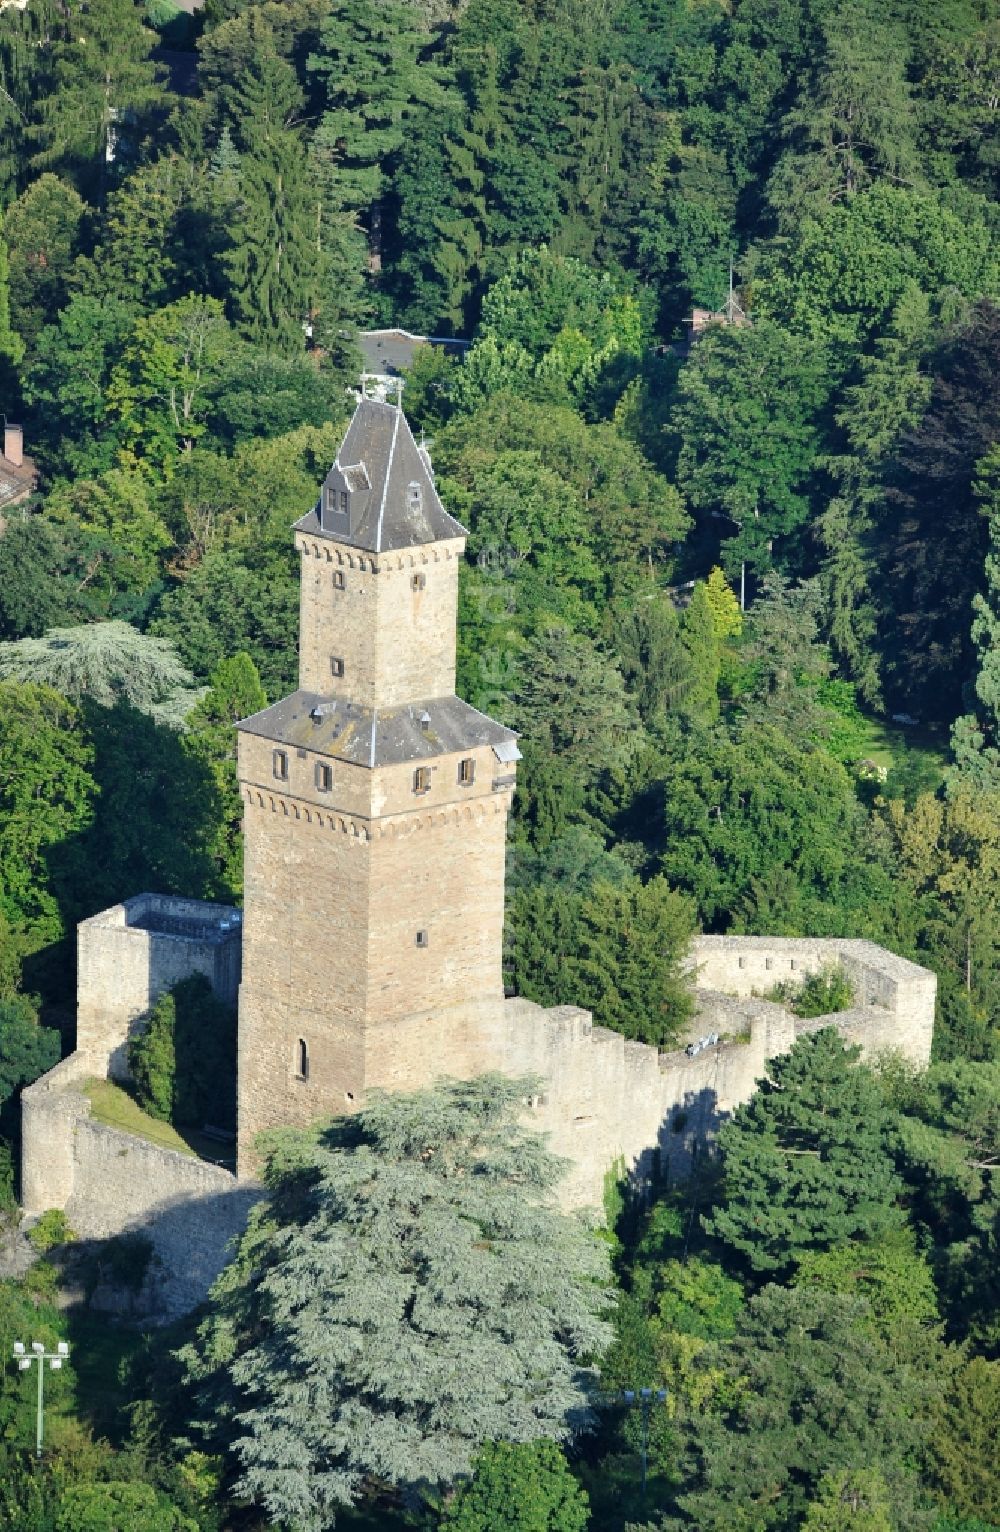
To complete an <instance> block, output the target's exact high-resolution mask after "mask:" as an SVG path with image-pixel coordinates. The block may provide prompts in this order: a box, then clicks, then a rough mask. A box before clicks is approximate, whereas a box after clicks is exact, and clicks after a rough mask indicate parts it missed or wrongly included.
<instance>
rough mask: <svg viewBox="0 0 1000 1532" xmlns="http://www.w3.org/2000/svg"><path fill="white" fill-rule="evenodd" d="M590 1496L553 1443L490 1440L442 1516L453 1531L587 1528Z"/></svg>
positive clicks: (570, 1531) (534, 1531)
mask: <svg viewBox="0 0 1000 1532" xmlns="http://www.w3.org/2000/svg"><path fill="white" fill-rule="evenodd" d="M589 1523H590V1516H589V1514H588V1507H587V1496H586V1495H585V1494H584V1492H583V1490H581V1489H580V1487H579V1485H578V1484H577V1483H576V1480H575V1479H574V1478H573V1475H572V1474H571V1473H570V1471H569V1469H568V1467H567V1466H566V1459H565V1458H564V1456H563V1454H562V1453H561V1452H560V1450H559V1448H558V1447H557V1446H556V1445H555V1443H554V1442H548V1441H537V1442H515V1443H511V1442H492V1443H489V1444H487V1446H485V1447H484V1448H483V1450H482V1451H481V1452H480V1453H479V1455H478V1456H477V1457H476V1459H475V1461H474V1464H473V1476H472V1479H471V1481H470V1482H469V1483H468V1484H463V1485H460V1487H459V1488H458V1490H457V1491H456V1493H455V1496H454V1498H453V1499H452V1500H451V1501H450V1502H449V1504H448V1506H447V1507H446V1509H445V1512H444V1514H443V1516H442V1517H441V1523H440V1525H441V1527H442V1528H448V1529H449V1532H497V1529H498V1528H501V1527H502V1528H504V1529H505V1532H506V1529H509V1532H586V1528H587V1526H588V1525H589Z"/></svg>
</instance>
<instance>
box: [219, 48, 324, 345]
mask: <svg viewBox="0 0 1000 1532" xmlns="http://www.w3.org/2000/svg"><path fill="white" fill-rule="evenodd" d="M298 104H299V93H298V88H297V85H296V83H295V76H294V72H293V71H292V69H291V68H290V66H289V65H288V64H286V63H285V61H284V60H283V59H279V58H276V57H273V56H271V57H269V56H268V55H267V54H264V55H262V56H260V57H256V58H254V59H253V61H252V63H251V66H250V68H249V69H248V70H247V71H246V72H245V74H244V75H242V76H241V78H240V79H239V81H238V82H237V83H236V85H235V86H234V89H233V92H232V96H231V99H230V107H231V110H232V113H233V116H234V118H235V122H236V137H237V141H238V144H239V147H240V149H241V150H242V151H243V152H242V154H241V157H240V161H239V168H238V173H237V178H238V184H239V221H238V225H237V229H238V234H236V237H235V238H234V240H233V244H232V247H231V249H230V250H229V251H228V252H227V254H226V258H225V259H226V269H227V274H228V278H229V284H230V292H231V295H232V303H233V307H234V310H235V313H236V315H237V317H238V321H239V324H240V327H241V329H242V330H243V332H244V334H246V335H247V336H249V337H250V339H251V340H255V341H260V342H262V343H265V344H268V345H270V346H272V347H273V348H274V349H275V350H278V351H283V352H286V353H288V354H290V355H294V354H295V353H296V352H299V351H301V350H302V346H303V330H302V327H303V325H304V323H305V322H306V319H307V317H308V315H309V312H310V308H311V306H312V303H313V302H314V300H315V295H316V287H315V284H316V274H317V239H316V236H317V214H318V204H317V203H316V201H315V198H314V194H313V190H312V185H311V178H310V175H309V171H308V167H307V164H306V161H305V157H304V155H303V152H302V147H303V146H302V141H301V138H300V137H299V135H298V133H296V132H295V131H294V130H293V129H291V128H290V127H289V126H288V123H289V121H290V119H291V118H292V116H293V114H294V113H295V111H296V108H297V107H298ZM234 233H236V231H235V230H234Z"/></svg>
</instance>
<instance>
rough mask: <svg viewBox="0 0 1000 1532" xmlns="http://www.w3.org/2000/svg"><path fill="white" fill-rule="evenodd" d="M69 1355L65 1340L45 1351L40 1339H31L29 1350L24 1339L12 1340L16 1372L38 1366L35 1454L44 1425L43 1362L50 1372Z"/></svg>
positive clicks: (38, 1452) (39, 1454) (39, 1450)
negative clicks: (54, 1347) (51, 1349)
mask: <svg viewBox="0 0 1000 1532" xmlns="http://www.w3.org/2000/svg"><path fill="white" fill-rule="evenodd" d="M68 1356H69V1347H68V1346H67V1344H66V1342H65V1341H58V1342H57V1343H56V1349H55V1350H54V1351H46V1349H45V1345H44V1343H43V1342H42V1341H32V1342H31V1350H30V1352H29V1351H28V1348H27V1346H26V1345H25V1344H24V1341H15V1342H14V1360H15V1362H16V1363H17V1370H18V1372H26V1371H27V1370H28V1368H29V1367H33V1366H35V1365H37V1367H38V1409H37V1415H36V1419H35V1456H36V1457H39V1458H40V1457H41V1455H42V1438H43V1435H44V1427H45V1364H46V1362H48V1364H49V1367H50V1369H51V1371H52V1372H58V1371H59V1369H60V1368H61V1367H62V1364H63V1362H65V1361H66V1359H67V1357H68Z"/></svg>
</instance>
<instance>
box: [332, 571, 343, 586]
mask: <svg viewBox="0 0 1000 1532" xmlns="http://www.w3.org/2000/svg"><path fill="white" fill-rule="evenodd" d="M333 588H334V590H343V588H344V571H343V570H342V569H335V570H334V571H333Z"/></svg>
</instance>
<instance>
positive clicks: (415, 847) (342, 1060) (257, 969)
mask: <svg viewBox="0 0 1000 1532" xmlns="http://www.w3.org/2000/svg"><path fill="white" fill-rule="evenodd" d="M465 538H466V532H465V528H464V527H462V526H460V525H459V523H458V522H457V521H455V520H454V519H453V518H452V517H451V516H449V515H448V513H447V511H446V510H445V509H444V507H443V505H442V504H441V501H440V499H439V497H438V493H437V490H436V488H435V484H434V477H433V474H432V472H431V467H430V462H429V459H428V457H427V454H426V452H424V451H423V450H422V449H420V448H419V447H418V446H417V444H416V442H415V441H414V439H413V436H412V434H411V431H410V428H409V425H408V424H407V421H406V418H405V416H404V415H403V413H402V410H401V409H400V408H399V407H398V406H397V405H392V404H382V403H378V402H376V401H374V400H371V399H363V400H362V401H361V403H360V404H359V405H358V408H357V410H356V412H355V415H354V418H353V420H352V421H351V424H350V426H349V428H348V431H347V434H346V436H345V438H344V441H343V443H342V445H341V448H340V452H339V454H338V456H337V460H336V462H335V463H334V465H333V467H332V469H331V470H330V473H329V474H328V475H327V478H326V480H325V482H324V484H323V486H322V489H321V492H320V497H319V500H318V501H317V504H316V505H315V506H314V507H313V509H312V510H311V511H310V512H309V513H308V514H307V515H306V516H304V517H303V518H302V519H301V521H299V522H298V523H297V524H296V527H295V541H296V546H297V548H298V550H299V553H300V555H301V611H300V640H299V643H300V652H299V688H298V690H297V691H296V692H294V693H293V694H292V695H291V696H290V697H286V698H284V699H283V700H282V701H281V702H278V703H276V704H275V705H274V706H273V707H269V708H266V709H265V710H264V711H263V712H261V713H257V714H255V715H254V716H253V717H252V718H248V719H246V720H245V721H244V722H243V723H242V724H241V725H240V732H239V775H240V785H241V791H242V795H243V800H244V805H245V809H244V813H245V818H244V834H245V893H244V929H243V983H242V988H241V992H240V1021H239V1166H240V1173H241V1174H246V1173H247V1172H248V1171H252V1169H253V1153H252V1145H253V1140H254V1137H255V1135H256V1134H257V1133H259V1132H260V1131H261V1130H262V1129H266V1128H269V1127H274V1126H278V1125H285V1124H301V1125H304V1124H306V1123H309V1122H313V1121H315V1120H316V1119H317V1118H322V1117H329V1116H331V1115H333V1114H335V1113H340V1112H343V1111H345V1110H348V1111H349V1110H350V1109H351V1107H352V1104H360V1100H361V1096H362V1093H363V1092H364V1091H365V1089H366V1088H368V1087H369V1086H372V1085H379V1084H388V1083H391V1082H392V1081H395V1080H398V1079H399V1078H400V1075H402V1076H403V1078H404V1079H405V1078H407V1077H409V1078H415V1077H418V1076H421V1075H426V1074H427V1073H428V1072H429V1071H428V1066H429V1063H430V1061H429V1060H428V1059H427V1058H425V1057H421V1058H419V1059H418V1058H416V1057H415V1058H413V1059H412V1060H409V1059H408V1058H407V1054H408V1051H409V1050H412V1049H414V1048H415V1049H417V1050H419V1052H420V1053H421V1054H423V1053H425V1052H426V1050H427V1048H428V1046H431V1047H433V1045H434V1044H433V1040H434V1038H435V1036H437V1037H438V1038H439V1039H440V1040H441V1041H442V1042H443V1039H444V1036H445V1035H446V1032H447V1027H446V1025H445V1023H446V1021H453V1018H454V1015H455V1014H457V1013H458V1012H459V1011H468V1010H469V1008H470V1007H471V1008H473V1009H474V1008H475V1007H477V1006H482V1005H484V1004H486V1005H493V1006H495V1005H496V1004H497V1002H500V1001H502V999H503V984H502V977H501V949H502V935H503V880H504V844H505V838H506V820H507V813H508V810H509V808H510V803H511V798H512V795H513V788H514V762H516V760H517V759H518V751H517V746H516V744H515V736H514V735H513V734H512V733H511V731H510V730H509V729H505V728H503V727H502V726H501V725H500V724H498V723H495V722H494V721H493V720H492V719H489V718H487V717H485V716H484V715H483V714H482V713H479V712H477V711H476V710H475V709H474V708H472V707H470V706H469V705H468V704H467V703H465V702H462V701H460V700H459V698H458V697H456V695H455V625H456V613H457V604H458V569H459V563H460V559H461V555H462V552H463V550H464V547H465ZM418 1018H419V1019H420V1023H421V1024H420V1025H419V1026H416V1027H415V1026H414V1025H413V1022H414V1021H415V1020H417V1019H418ZM438 1018H440V1019H441V1028H440V1031H439V1030H438V1026H437V1021H438ZM404 1019H406V1020H407V1021H408V1023H409V1024H408V1025H407V1026H406V1027H402V1026H401V1023H402V1022H403V1020H404ZM434 1064H435V1067H434V1069H433V1070H432V1071H430V1072H431V1073H448V1072H449V1060H448V1058H447V1056H438V1057H437V1058H436V1059H435V1061H434ZM411 1066H412V1067H411ZM455 1072H456V1073H457V1072H459V1071H458V1070H456V1071H455Z"/></svg>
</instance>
